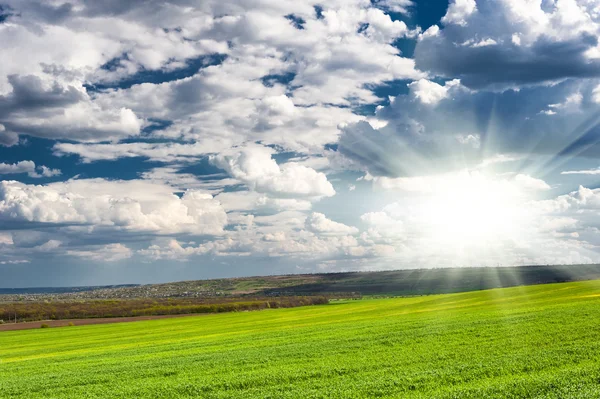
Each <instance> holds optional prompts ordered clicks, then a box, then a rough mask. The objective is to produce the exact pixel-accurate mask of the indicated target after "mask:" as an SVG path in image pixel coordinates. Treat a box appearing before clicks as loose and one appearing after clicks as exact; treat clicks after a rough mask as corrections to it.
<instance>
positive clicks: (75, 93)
mask: <svg viewBox="0 0 600 399" xmlns="http://www.w3.org/2000/svg"><path fill="white" fill-rule="evenodd" d="M8 82H9V83H10V85H11V86H12V92H11V93H9V94H7V95H2V96H0V122H1V121H2V119H1V118H6V117H7V116H8V115H10V114H13V113H19V112H31V111H36V110H42V109H44V108H62V107H66V106H68V105H72V104H76V103H78V102H79V101H82V100H83V99H84V98H85V95H84V93H82V92H81V91H80V90H77V89H76V88H75V87H73V86H67V87H64V86H62V85H61V84H59V83H58V82H54V83H53V84H52V85H51V86H50V87H44V84H43V82H42V80H41V79H40V78H39V77H37V76H33V75H27V76H19V75H10V76H8Z"/></svg>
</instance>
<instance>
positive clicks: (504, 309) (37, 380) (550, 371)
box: [0, 281, 600, 399]
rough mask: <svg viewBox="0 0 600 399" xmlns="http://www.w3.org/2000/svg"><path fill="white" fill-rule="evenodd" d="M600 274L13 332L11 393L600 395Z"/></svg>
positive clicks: (1, 338)
mask: <svg viewBox="0 0 600 399" xmlns="http://www.w3.org/2000/svg"><path fill="white" fill-rule="evenodd" d="M599 315H600V281H588V282H578V283H565V284H550V285H539V286H530V287H514V288H505V289H494V290H489V291H476V292H467V293H460V294H447V295H434V296H422V297H414V298H395V299H372V300H348V301H334V302H332V303H331V304H329V305H320V306H309V307H302V308H293V309H276V310H264V311H260V312H237V313H229V314H215V315H204V316H198V317H187V318H178V319H163V320H154V321H147V322H135V323H121V324H105V325H90V326H80V327H69V328H49V329H36V330H27V331H11V332H2V333H0V397H2V398H9V397H11V398H12V397H14V398H27V399H30V398H61V399H62V398H136V399H138V398H273V399H276V398H277V399H279V398H377V397H386V398H389V397H391V398H598V397H600V317H599Z"/></svg>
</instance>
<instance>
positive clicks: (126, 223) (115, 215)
mask: <svg viewBox="0 0 600 399" xmlns="http://www.w3.org/2000/svg"><path fill="white" fill-rule="evenodd" d="M0 219H3V220H5V221H13V222H20V223H24V224H26V223H27V222H39V223H58V224H62V223H66V224H75V225H78V224H80V225H90V226H92V227H96V228H97V229H114V230H125V231H146V232H156V233H161V234H162V233H184V232H188V233H194V234H221V233H222V232H223V227H224V226H225V225H226V224H227V215H226V213H225V211H224V210H223V208H222V206H221V205H220V204H219V202H218V201H216V200H214V199H213V197H212V196H211V195H210V194H204V193H200V192H197V191H193V190H188V191H186V192H185V193H184V195H183V196H182V197H181V198H180V197H178V196H176V195H175V194H173V190H172V189H171V188H170V187H169V186H165V185H159V184H152V183H148V182H144V181H139V180H138V181H136V180H132V181H108V180H104V179H89V180H69V181H67V182H61V183H52V184H48V185H37V186H36V185H26V184H23V183H19V182H16V181H2V182H0Z"/></svg>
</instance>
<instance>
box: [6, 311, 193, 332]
mask: <svg viewBox="0 0 600 399" xmlns="http://www.w3.org/2000/svg"><path fill="white" fill-rule="evenodd" d="M189 316H204V315H203V314H177V315H163V316H139V317H110V318H98V319H68V320H45V321H28V322H24V323H16V324H15V323H7V324H0V331H15V330H30V329H34V328H40V327H41V326H42V324H47V325H49V326H50V327H51V328H53V327H67V326H69V323H73V325H75V326H85V325H88V324H108V323H126V322H130V321H143V320H157V319H168V318H173V317H189Z"/></svg>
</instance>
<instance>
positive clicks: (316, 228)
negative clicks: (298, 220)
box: [306, 212, 358, 235]
mask: <svg viewBox="0 0 600 399" xmlns="http://www.w3.org/2000/svg"><path fill="white" fill-rule="evenodd" d="M306 229H307V230H309V231H312V232H315V233H320V234H325V235H329V234H331V235H337V234H356V233H358V229H357V228H356V227H352V226H346V225H345V224H343V223H338V222H334V221H333V220H331V219H328V218H327V217H326V216H325V215H324V214H322V213H319V212H313V213H311V214H310V216H309V217H307V218H306Z"/></svg>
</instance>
